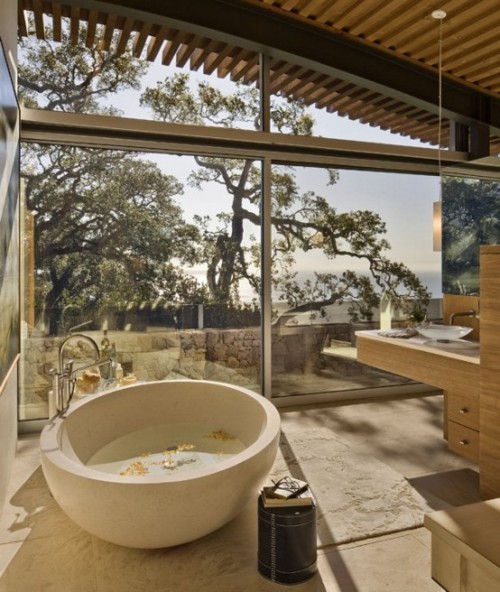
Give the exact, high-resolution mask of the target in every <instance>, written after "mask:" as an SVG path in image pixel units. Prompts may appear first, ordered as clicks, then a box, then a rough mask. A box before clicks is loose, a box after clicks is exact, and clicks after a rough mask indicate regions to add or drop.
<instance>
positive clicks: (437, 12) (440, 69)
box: [432, 10, 446, 201]
mask: <svg viewBox="0 0 500 592" xmlns="http://www.w3.org/2000/svg"><path fill="white" fill-rule="evenodd" d="M432 17H433V18H435V19H438V20H439V45H438V175H439V180H440V183H439V201H441V200H442V191H443V190H442V183H441V176H442V165H441V123H442V119H443V19H444V18H445V17H446V12H445V11H444V10H435V11H434V12H433V13H432Z"/></svg>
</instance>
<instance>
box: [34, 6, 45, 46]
mask: <svg viewBox="0 0 500 592" xmlns="http://www.w3.org/2000/svg"><path fill="white" fill-rule="evenodd" d="M33 13H34V16H35V32H36V36H37V37H38V39H45V25H44V21H43V7H42V0H33Z"/></svg>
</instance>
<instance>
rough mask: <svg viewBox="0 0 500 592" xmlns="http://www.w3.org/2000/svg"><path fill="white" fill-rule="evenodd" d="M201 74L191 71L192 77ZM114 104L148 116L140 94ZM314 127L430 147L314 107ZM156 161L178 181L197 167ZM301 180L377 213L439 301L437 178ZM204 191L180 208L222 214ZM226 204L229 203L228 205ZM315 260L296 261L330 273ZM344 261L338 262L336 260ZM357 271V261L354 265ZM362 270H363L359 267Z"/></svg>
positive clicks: (338, 201) (359, 174)
mask: <svg viewBox="0 0 500 592" xmlns="http://www.w3.org/2000/svg"><path fill="white" fill-rule="evenodd" d="M173 71H178V69H174V68H169V67H167V66H163V65H161V64H157V63H154V64H151V66H150V68H149V72H148V74H147V76H146V81H145V86H146V85H147V86H154V85H156V81H157V80H159V79H162V78H163V77H165V76H166V75H169V74H170V75H171V73H172V72H173ZM196 76H199V78H201V79H203V78H204V79H206V77H203V76H202V75H199V74H198V73H191V77H196ZM209 81H210V82H211V83H212V84H214V85H216V86H217V87H219V88H221V89H222V90H224V91H226V92H230V91H231V89H232V88H234V87H233V86H232V83H231V82H229V81H226V80H220V79H218V78H215V77H214V76H212V77H210V78H209ZM112 104H113V105H114V106H115V107H117V108H119V109H121V110H122V111H123V112H124V115H125V116H127V117H142V118H144V117H150V115H147V114H146V113H145V112H144V110H143V109H141V108H140V107H139V95H138V94H137V95H135V94H134V93H131V92H127V93H124V94H123V95H121V96H119V97H113V99H112ZM311 113H312V114H313V116H314V118H315V120H316V122H317V123H316V125H315V133H316V134H317V135H320V136H322V137H331V138H338V139H347V140H358V141H364V142H378V143H384V144H393V145H402V146H414V147H423V146H426V147H429V145H428V144H423V143H421V142H419V141H417V140H412V139H411V138H406V137H403V136H400V135H396V134H391V133H390V132H387V131H383V130H380V129H378V128H376V127H372V126H369V125H366V124H361V123H359V122H356V121H352V120H350V119H349V118H347V117H340V116H338V115H336V114H332V113H327V112H326V111H325V110H317V109H312V110H311ZM149 157H151V159H153V160H155V161H156V162H158V164H159V165H160V166H161V167H162V169H163V170H165V169H167V170H165V172H172V173H173V174H175V175H176V176H177V177H178V178H179V180H183V177H184V179H186V178H187V175H188V174H189V172H190V171H191V170H192V168H193V164H194V161H193V159H192V158H191V157H188V156H185V157H177V156H157V155H149V156H148V158H149ZM296 174H297V179H298V181H299V184H300V186H301V188H302V189H303V190H304V191H305V190H313V191H315V192H317V193H318V194H319V195H322V196H324V197H327V198H328V199H329V201H330V203H332V205H334V206H335V207H336V208H337V209H338V211H340V212H342V211H349V210H351V209H353V208H355V209H368V210H372V211H376V212H377V213H379V214H380V215H381V217H382V219H383V220H384V221H385V222H386V225H387V235H386V238H387V239H388V241H389V243H390V244H391V247H392V253H391V258H393V259H397V260H399V261H403V262H404V263H405V264H406V265H407V266H408V267H409V268H410V269H412V271H414V272H415V273H417V274H418V275H420V277H421V279H422V280H423V281H424V282H425V283H426V284H427V285H428V287H429V288H430V289H431V291H432V293H433V295H434V296H436V297H439V296H440V291H441V283H440V276H439V274H440V269H441V254H440V253H436V252H434V251H433V248H432V204H433V202H434V201H436V200H437V199H438V198H439V180H438V178H437V177H435V176H434V177H433V176H428V175H406V174H396V173H384V172H368V171H351V170H340V176H339V181H338V182H337V184H336V185H335V186H334V187H333V188H332V187H327V185H326V183H327V176H326V173H325V172H324V171H322V170H321V169H315V168H305V167H304V168H301V169H299V168H297V169H296ZM207 191H210V189H209V188H207V187H205V190H204V195H203V196H200V195H199V194H198V193H197V192H196V191H194V190H192V189H191V188H189V187H187V186H186V187H185V195H184V196H183V197H182V206H183V208H184V210H185V212H186V215H187V216H188V217H189V213H190V212H193V213H194V212H196V213H201V211H200V208H201V209H203V212H204V213H207V214H214V213H217V212H218V211H220V207H219V206H218V204H217V200H215V199H214V200H209V199H207ZM214 195H220V187H219V188H215V187H214ZM225 203H227V202H225ZM315 257H316V258H315V261H314V263H312V262H311V261H310V260H307V259H306V258H303V260H302V261H301V260H300V259H301V258H300V257H299V259H298V261H297V266H298V268H299V270H307V269H308V268H311V265H312V266H313V267H314V268H317V269H318V270H322V271H323V270H331V269H332V263H331V261H327V260H326V259H325V260H322V258H321V257H318V255H317V253H316V254H315ZM338 263H340V262H338ZM350 267H351V268H356V265H354V267H353V261H350ZM358 269H359V267H358Z"/></svg>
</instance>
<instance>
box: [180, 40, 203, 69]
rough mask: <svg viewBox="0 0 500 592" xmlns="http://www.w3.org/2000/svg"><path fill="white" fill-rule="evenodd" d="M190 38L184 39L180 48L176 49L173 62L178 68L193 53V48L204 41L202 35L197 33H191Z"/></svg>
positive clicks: (183, 64) (184, 63)
mask: <svg viewBox="0 0 500 592" xmlns="http://www.w3.org/2000/svg"><path fill="white" fill-rule="evenodd" d="M190 37H191V38H190V39H189V41H188V40H185V41H184V44H183V45H182V47H181V48H179V50H178V51H177V55H176V56H175V63H176V66H177V67H178V68H183V67H184V66H185V65H186V64H187V63H188V61H189V59H190V58H191V56H192V55H193V52H194V50H195V49H196V48H197V47H198V46H199V45H203V43H206V40H204V38H203V37H200V36H199V35H191V36H190Z"/></svg>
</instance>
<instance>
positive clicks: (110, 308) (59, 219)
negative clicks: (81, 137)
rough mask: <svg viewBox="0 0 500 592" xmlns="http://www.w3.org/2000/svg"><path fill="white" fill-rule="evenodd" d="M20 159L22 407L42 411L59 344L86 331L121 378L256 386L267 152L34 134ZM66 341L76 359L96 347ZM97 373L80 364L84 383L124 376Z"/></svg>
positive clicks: (86, 386)
mask: <svg viewBox="0 0 500 592" xmlns="http://www.w3.org/2000/svg"><path fill="white" fill-rule="evenodd" d="M22 162H23V165H22V177H23V181H24V188H25V189H24V200H25V232H24V236H25V238H24V247H25V259H24V261H25V269H24V275H25V280H24V285H25V288H24V289H25V294H24V315H23V325H24V331H23V336H24V338H23V344H22V362H21V367H22V372H21V393H22V396H21V404H20V415H21V418H22V419H37V418H41V417H47V414H48V407H47V397H48V393H49V390H50V388H51V375H50V372H51V369H56V370H58V371H60V370H61V369H60V368H58V366H59V361H58V348H59V347H60V345H61V343H62V342H63V341H64V340H65V339H66V338H67V337H68V336H69V335H76V334H80V333H84V334H85V335H87V336H90V337H91V338H92V339H94V340H95V342H96V343H97V345H98V347H99V349H100V358H101V359H100V361H103V360H106V359H109V358H112V360H113V362H114V363H116V364H120V366H121V367H122V369H123V373H124V376H125V382H126V383H128V382H132V381H134V380H140V381H148V380H161V379H175V378H183V377H188V378H196V379H209V380H220V381H224V382H228V383H232V384H239V385H245V386H247V387H248V388H252V389H254V390H257V391H258V390H260V306H259V290H260V263H259V261H260V245H259V242H258V240H257V239H256V235H258V227H259V224H260V214H259V211H260V163H259V162H255V161H244V160H237V159H221V158H209V157H202V156H198V157H191V156H169V155H158V154H145V153H141V154H135V153H125V152H121V151H108V150H96V149H83V148H77V147H74V146H62V145H37V144H25V145H24V146H23V153H22ZM67 353H68V357H69V358H73V359H74V360H75V363H74V369H75V371H76V370H77V368H78V367H79V366H80V367H81V366H83V365H86V364H89V363H92V362H93V361H94V360H93V358H92V356H91V353H92V352H91V350H89V349H88V348H87V347H86V341H85V340H83V339H80V338H78V337H74V338H73V339H72V340H71V342H69V343H68V348H67ZM95 361H99V360H95ZM95 374H96V371H95V368H91V369H90V370H89V371H86V372H75V378H77V391H76V392H77V394H79V393H80V394H83V393H86V392H88V391H89V390H91V391H92V392H94V391H95V390H98V389H100V388H107V387H108V386H114V385H115V384H116V381H114V380H113V376H112V375H111V374H110V372H109V366H108V365H106V366H102V367H101V370H100V374H101V379H100V380H99V382H98V383H97V379H95ZM94 380H95V384H94Z"/></svg>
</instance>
